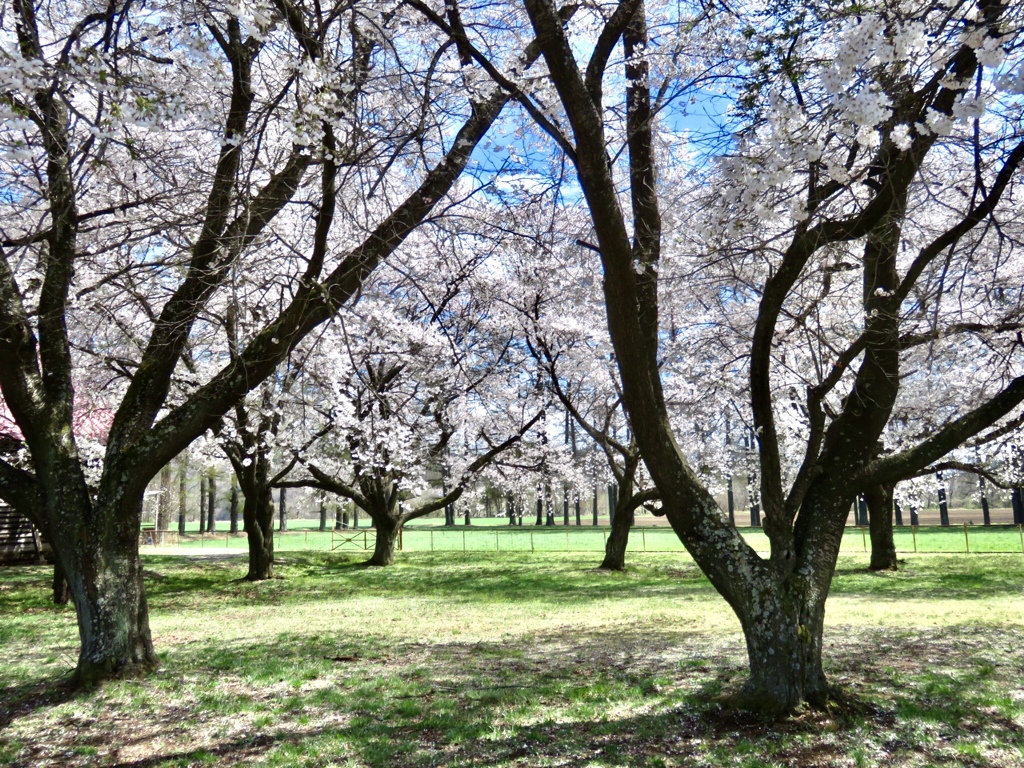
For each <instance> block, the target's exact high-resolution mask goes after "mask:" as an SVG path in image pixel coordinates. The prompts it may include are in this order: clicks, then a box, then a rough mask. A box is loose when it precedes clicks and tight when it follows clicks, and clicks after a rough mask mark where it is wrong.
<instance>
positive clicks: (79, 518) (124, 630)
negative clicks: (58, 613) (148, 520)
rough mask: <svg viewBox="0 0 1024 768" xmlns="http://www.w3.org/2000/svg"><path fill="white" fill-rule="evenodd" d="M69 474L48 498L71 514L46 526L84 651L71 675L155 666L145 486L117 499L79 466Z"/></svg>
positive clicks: (85, 680) (85, 678) (90, 676)
mask: <svg viewBox="0 0 1024 768" xmlns="http://www.w3.org/2000/svg"><path fill="white" fill-rule="evenodd" d="M76 464H77V462H76ZM67 474H76V475H78V477H76V478H73V479H72V478H68V482H67V483H66V484H65V483H61V482H60V480H57V481H56V482H55V483H54V485H55V486H57V487H54V488H53V489H52V490H51V492H50V494H48V495H49V496H50V498H49V499H48V500H47V503H48V504H50V505H53V506H54V507H56V508H57V509H59V510H60V514H61V515H63V516H64V517H63V519H64V520H66V521H67V525H61V526H52V527H51V530H50V531H49V532H48V533H49V536H50V542H51V544H52V545H53V547H54V552H55V554H56V556H57V563H58V565H59V566H60V570H61V571H62V572H63V574H64V578H65V579H66V583H67V588H68V591H69V592H70V595H71V600H72V602H74V605H75V611H76V614H77V618H78V633H79V638H80V640H81V651H80V653H79V657H78V666H77V668H76V669H75V675H74V681H73V682H74V684H75V685H76V686H86V687H87V686H92V685H94V684H96V683H98V682H100V681H102V680H105V679H108V678H111V677H120V676H124V675H131V674H135V673H140V672H148V671H151V670H152V669H154V668H155V667H156V666H157V658H156V654H155V653H154V652H153V640H152V637H151V636H150V632H149V610H148V608H147V605H146V593H145V589H144V586H143V583H142V561H141V559H140V558H139V525H140V522H141V520H142V500H143V494H144V492H145V486H144V485H143V486H142V487H141V488H138V489H137V493H132V495H131V496H130V497H128V498H126V496H127V493H128V492H125V493H124V495H121V496H119V497H118V498H117V499H116V500H104V499H102V498H101V499H96V498H94V497H93V495H92V494H91V493H90V491H89V490H88V489H87V487H86V485H85V480H84V477H82V476H81V473H80V470H79V469H78V467H75V468H74V469H73V470H71V471H70V472H68V473H67ZM118 502H119V504H118ZM49 516H50V519H62V518H60V517H58V515H57V514H55V513H54V512H49Z"/></svg>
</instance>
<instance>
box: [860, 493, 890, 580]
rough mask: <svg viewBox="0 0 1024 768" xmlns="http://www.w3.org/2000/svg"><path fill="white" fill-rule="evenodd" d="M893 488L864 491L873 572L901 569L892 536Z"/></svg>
mask: <svg viewBox="0 0 1024 768" xmlns="http://www.w3.org/2000/svg"><path fill="white" fill-rule="evenodd" d="M892 495H893V486H891V485H884V486H882V485H878V486H873V487H871V488H868V489H866V490H865V491H864V499H865V501H867V505H868V526H869V530H870V532H871V565H869V566H868V567H869V568H870V569H871V570H872V571H895V570H898V569H899V562H898V561H897V559H896V542H895V541H894V540H893V535H892V517H893V496H892Z"/></svg>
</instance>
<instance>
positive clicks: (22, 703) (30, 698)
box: [0, 675, 87, 732]
mask: <svg viewBox="0 0 1024 768" xmlns="http://www.w3.org/2000/svg"><path fill="white" fill-rule="evenodd" d="M84 695H87V694H83V693H81V692H79V691H76V690H75V689H74V688H73V687H72V685H71V677H70V676H69V675H62V676H61V677H58V678H51V679H47V680H41V681H38V680H37V681H33V682H31V683H23V684H21V685H9V686H7V687H5V688H0V732H3V731H4V730H5V729H6V728H7V727H8V726H9V725H10V724H11V723H12V722H14V720H16V719H18V718H22V717H26V716H28V715H30V714H32V713H33V712H35V711H36V710H39V709H43V708H46V707H53V706H56V705H58V704H63V703H65V702H68V701H71V700H73V699H75V698H76V697H78V696H84Z"/></svg>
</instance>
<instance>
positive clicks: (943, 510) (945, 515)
mask: <svg viewBox="0 0 1024 768" xmlns="http://www.w3.org/2000/svg"><path fill="white" fill-rule="evenodd" d="M935 479H936V481H938V484H939V525H941V526H943V527H948V526H949V503H948V502H947V501H946V483H945V482H944V481H943V479H942V473H941V472H936V473H935Z"/></svg>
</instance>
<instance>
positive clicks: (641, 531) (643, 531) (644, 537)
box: [640, 528, 647, 552]
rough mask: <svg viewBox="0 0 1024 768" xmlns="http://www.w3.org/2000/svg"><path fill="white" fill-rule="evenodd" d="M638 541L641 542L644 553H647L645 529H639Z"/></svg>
mask: <svg viewBox="0 0 1024 768" xmlns="http://www.w3.org/2000/svg"><path fill="white" fill-rule="evenodd" d="M640 541H642V542H643V545H644V552H646V551H647V529H646V528H641V529H640Z"/></svg>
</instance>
